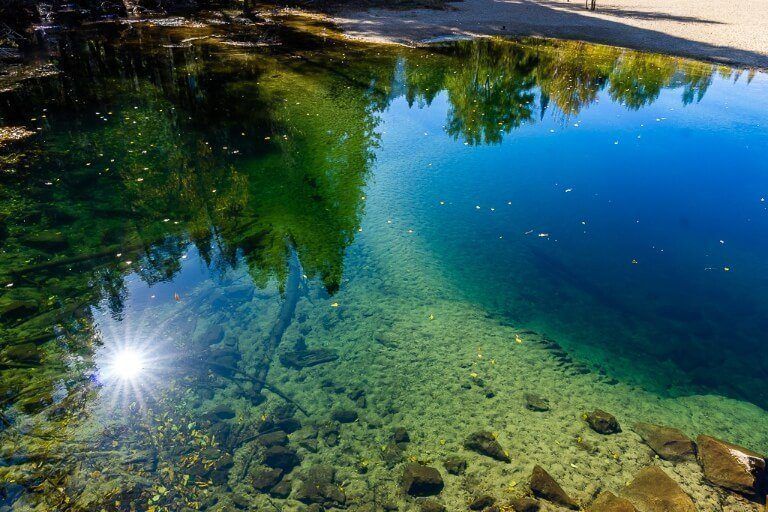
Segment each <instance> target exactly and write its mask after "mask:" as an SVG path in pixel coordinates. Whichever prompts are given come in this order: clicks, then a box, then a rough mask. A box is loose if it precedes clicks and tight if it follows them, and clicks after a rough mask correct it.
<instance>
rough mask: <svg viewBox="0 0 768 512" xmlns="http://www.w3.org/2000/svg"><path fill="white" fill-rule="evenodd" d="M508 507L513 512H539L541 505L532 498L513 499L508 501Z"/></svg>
mask: <svg viewBox="0 0 768 512" xmlns="http://www.w3.org/2000/svg"><path fill="white" fill-rule="evenodd" d="M509 506H510V507H512V510H514V511H515V512H539V509H540V508H541V504H539V502H538V500H535V499H533V498H514V499H512V500H510V501H509Z"/></svg>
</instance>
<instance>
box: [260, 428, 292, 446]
mask: <svg viewBox="0 0 768 512" xmlns="http://www.w3.org/2000/svg"><path fill="white" fill-rule="evenodd" d="M259 443H260V444H261V445H262V446H264V447H266V448H270V447H272V446H285V445H287V444H288V436H287V435H286V433H285V432H283V431H282V430H276V431H274V432H267V433H265V434H262V435H260V436H259Z"/></svg>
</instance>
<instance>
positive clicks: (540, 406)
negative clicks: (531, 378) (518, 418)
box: [525, 393, 549, 412]
mask: <svg viewBox="0 0 768 512" xmlns="http://www.w3.org/2000/svg"><path fill="white" fill-rule="evenodd" d="M525 408H526V409H528V410H529V411H535V412H546V411H548V410H549V400H547V399H546V398H544V397H541V396H539V395H534V394H532V393H526V394H525Z"/></svg>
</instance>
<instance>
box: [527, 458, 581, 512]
mask: <svg viewBox="0 0 768 512" xmlns="http://www.w3.org/2000/svg"><path fill="white" fill-rule="evenodd" d="M531 492H532V493H533V495H534V496H536V497H537V498H541V499H544V500H547V501H549V502H552V503H555V504H556V505H561V506H563V507H566V508H570V509H573V510H578V509H579V504H578V503H576V501H574V500H573V499H572V498H571V497H570V496H568V494H567V493H566V492H565V491H564V490H563V488H562V487H560V484H558V483H557V482H556V481H555V479H554V478H552V476H550V474H549V473H547V472H546V471H545V470H544V468H542V467H541V466H536V467H534V468H533V472H532V473H531Z"/></svg>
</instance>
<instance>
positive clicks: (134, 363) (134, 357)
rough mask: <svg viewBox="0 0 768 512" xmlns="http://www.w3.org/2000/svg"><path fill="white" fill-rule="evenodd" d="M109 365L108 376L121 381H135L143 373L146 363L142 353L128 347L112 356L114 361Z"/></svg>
mask: <svg viewBox="0 0 768 512" xmlns="http://www.w3.org/2000/svg"><path fill="white" fill-rule="evenodd" d="M107 364H108V365H107V368H106V373H107V375H108V376H110V377H115V378H117V379H121V380H134V379H136V378H137V377H138V376H139V375H140V374H141V373H142V371H143V370H144V367H145V365H146V362H145V361H144V357H143V355H142V353H141V352H139V351H138V350H136V349H134V348H131V347H126V348H123V349H122V350H120V351H119V352H115V353H114V354H112V359H111V361H109V363H107Z"/></svg>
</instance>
